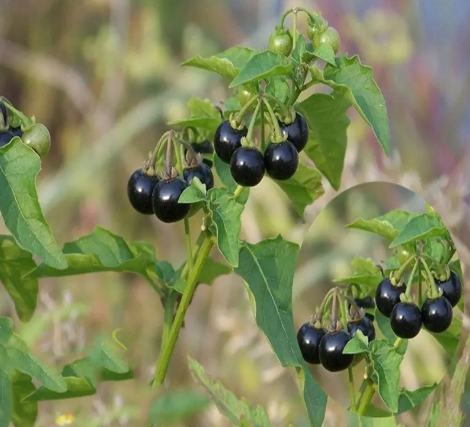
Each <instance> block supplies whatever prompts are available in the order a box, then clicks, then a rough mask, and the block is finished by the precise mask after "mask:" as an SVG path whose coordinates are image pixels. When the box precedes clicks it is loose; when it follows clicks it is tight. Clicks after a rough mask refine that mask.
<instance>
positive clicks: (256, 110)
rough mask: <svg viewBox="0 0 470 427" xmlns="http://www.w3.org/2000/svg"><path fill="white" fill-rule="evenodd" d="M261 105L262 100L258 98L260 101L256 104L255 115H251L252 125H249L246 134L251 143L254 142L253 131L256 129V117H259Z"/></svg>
mask: <svg viewBox="0 0 470 427" xmlns="http://www.w3.org/2000/svg"><path fill="white" fill-rule="evenodd" d="M260 106H261V100H260V99H258V103H257V104H256V108H255V111H254V113H253V116H252V117H251V121H250V126H248V133H247V134H246V139H247V141H248V142H249V143H250V144H251V143H252V142H253V132H254V130H255V124H256V118H257V117H258V113H259V109H260ZM242 142H243V140H242Z"/></svg>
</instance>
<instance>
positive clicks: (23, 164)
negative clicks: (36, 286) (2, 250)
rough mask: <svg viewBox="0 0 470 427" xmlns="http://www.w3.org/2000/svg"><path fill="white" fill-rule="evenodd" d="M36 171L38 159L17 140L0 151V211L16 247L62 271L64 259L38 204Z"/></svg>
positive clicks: (39, 161) (39, 165)
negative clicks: (16, 244)
mask: <svg viewBox="0 0 470 427" xmlns="http://www.w3.org/2000/svg"><path fill="white" fill-rule="evenodd" d="M40 169H41V159H40V158H39V156H38V155H37V154H36V153H35V152H34V151H33V150H32V149H31V148H29V147H27V146H26V145H25V144H23V143H22V142H21V139H20V138H13V140H12V141H11V142H10V143H9V144H7V145H5V146H3V147H1V148H0V212H1V214H2V217H3V221H4V222H5V225H6V227H7V228H8V230H9V231H10V233H11V234H12V235H13V237H14V238H15V240H16V242H17V243H18V245H19V246H21V247H22V248H24V249H26V250H28V251H30V252H32V253H33V254H35V255H37V256H39V257H41V259H42V261H43V262H44V263H45V264H47V265H50V266H51V267H53V268H57V269H64V268H66V267H67V260H66V258H65V256H64V254H63V253H62V251H61V250H60V248H59V246H57V243H56V241H55V240H54V237H53V236H52V232H51V229H50V227H49V224H48V223H47V221H46V219H45V218H44V215H43V213H42V211H41V207H40V205H39V202H38V195H37V191H36V177H37V175H38V173H39V171H40Z"/></svg>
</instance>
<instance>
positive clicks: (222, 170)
mask: <svg viewBox="0 0 470 427" xmlns="http://www.w3.org/2000/svg"><path fill="white" fill-rule="evenodd" d="M214 168H215V171H216V173H217V176H218V177H219V178H220V181H221V182H222V184H223V185H224V187H226V188H227V189H228V191H229V192H230V193H232V194H233V192H234V191H235V190H236V188H237V186H238V184H237V183H236V182H235V181H234V179H233V178H232V173H231V172H230V166H229V165H228V164H227V163H224V162H223V161H222V160H220V158H219V156H214ZM249 195H250V189H249V188H248V187H246V188H245V189H244V190H243V193H242V194H241V196H240V197H239V198H238V203H241V204H242V205H244V204H245V203H246V202H247V200H248V197H249Z"/></svg>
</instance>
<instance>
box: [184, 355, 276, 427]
mask: <svg viewBox="0 0 470 427" xmlns="http://www.w3.org/2000/svg"><path fill="white" fill-rule="evenodd" d="M188 359H189V369H190V371H191V374H192V376H193V378H194V380H195V381H196V382H197V383H198V384H199V385H200V386H202V387H203V388H204V389H205V391H206V392H207V394H208V395H209V397H210V398H211V400H212V401H213V402H214V404H215V405H216V406H217V409H218V410H219V411H220V413H221V414H222V415H224V416H225V417H226V418H227V419H228V420H229V422H230V423H231V424H232V425H233V426H237V427H238V426H240V422H241V420H242V419H244V420H246V421H247V422H250V423H254V424H255V425H256V426H259V427H272V425H271V424H270V422H269V419H268V416H267V414H266V411H265V410H264V409H263V408H262V407H260V406H258V407H256V408H253V407H252V406H250V405H249V404H248V403H246V402H244V401H241V400H239V399H238V398H237V397H236V396H235V395H234V394H233V393H232V392H231V391H229V390H227V389H226V388H225V387H224V386H223V384H222V383H221V382H220V381H214V380H213V379H212V378H211V377H209V376H208V375H207V374H206V372H205V371H204V368H203V367H202V366H201V365H200V364H199V363H198V362H196V361H195V360H194V359H191V358H190V357H188Z"/></svg>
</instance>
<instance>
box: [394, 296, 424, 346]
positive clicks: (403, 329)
mask: <svg viewBox="0 0 470 427" xmlns="http://www.w3.org/2000/svg"><path fill="white" fill-rule="evenodd" d="M421 323H422V321H421V312H420V310H419V307H418V306H417V305H416V304H413V303H411V302H399V303H398V304H396V305H395V307H393V310H392V313H391V314H390V325H391V326H392V330H393V332H395V335H396V336H397V337H400V338H414V337H415V336H416V335H418V334H419V331H420V330H421Z"/></svg>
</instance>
